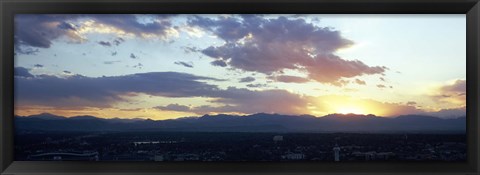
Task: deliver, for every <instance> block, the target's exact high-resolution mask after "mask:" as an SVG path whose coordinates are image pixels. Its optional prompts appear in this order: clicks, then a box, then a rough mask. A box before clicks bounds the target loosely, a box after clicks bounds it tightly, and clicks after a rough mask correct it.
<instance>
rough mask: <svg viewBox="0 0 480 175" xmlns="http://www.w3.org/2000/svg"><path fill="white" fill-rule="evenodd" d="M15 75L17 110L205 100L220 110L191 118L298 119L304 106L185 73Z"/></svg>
mask: <svg viewBox="0 0 480 175" xmlns="http://www.w3.org/2000/svg"><path fill="white" fill-rule="evenodd" d="M16 69H18V70H24V71H23V72H20V71H16V75H17V76H15V89H16V91H15V99H16V102H17V103H18V104H20V105H23V106H25V105H43V106H52V107H55V108H62V107H63V108H65V107H77V108H78V107H100V108H103V107H111V105H112V104H115V103H117V102H121V101H127V99H125V96H135V95H136V94H138V93H144V94H147V95H152V96H162V97H173V98H175V97H210V98H213V100H211V101H210V102H211V103H215V104H219V105H220V107H211V106H203V107H196V108H194V107H192V108H191V109H190V110H191V111H195V112H196V113H210V112H215V111H218V112H221V111H228V112H242V113H256V112H259V111H263V112H276V113H284V114H303V113H304V112H305V111H306V106H307V101H306V99H305V98H304V97H302V96H299V95H297V94H292V93H290V92H288V91H286V90H276V89H274V90H265V91H252V90H248V89H245V88H235V87H228V88H227V89H220V88H218V87H217V86H216V85H210V84H208V83H206V82H204V81H206V80H207V81H223V80H221V79H215V78H210V77H202V76H195V75H192V74H186V73H177V72H151V73H138V74H131V75H124V76H110V77H107V76H102V77H95V78H93V77H85V76H81V75H72V76H68V77H56V76H51V75H37V76H33V75H31V74H29V73H28V70H26V69H25V68H16ZM20 73H23V74H22V75H21V74H20ZM25 74H26V75H25ZM158 109H161V108H158ZM163 109H164V110H167V109H168V110H173V109H176V110H186V109H187V108H185V107H183V108H182V106H180V105H175V104H173V105H170V106H165V108H163ZM208 110H211V111H208Z"/></svg>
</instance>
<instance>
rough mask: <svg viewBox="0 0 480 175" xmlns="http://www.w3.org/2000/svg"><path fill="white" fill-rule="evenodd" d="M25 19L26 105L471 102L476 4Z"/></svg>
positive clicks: (62, 108)
mask: <svg viewBox="0 0 480 175" xmlns="http://www.w3.org/2000/svg"><path fill="white" fill-rule="evenodd" d="M15 24H16V25H15V28H16V30H15V32H16V33H15V52H16V56H15V67H16V72H18V75H17V76H16V78H15V80H16V90H17V91H16V105H17V106H16V113H17V114H18V115H31V114H36V113H42V112H49V113H54V114H59V115H65V116H74V115H95V116H99V117H106V118H111V117H120V118H134V117H140V118H156V119H166V118H177V117H184V116H197V115H203V114H215V113H231V114H251V113H257V112H268V113H284V114H311V115H316V116H323V115H326V114H330V113H362V114H367V113H372V114H376V115H380V116H396V115H403V114H411V113H418V114H429V115H435V116H439V117H456V116H459V115H464V113H465V106H466V103H465V84H466V82H465V77H466V72H465V65H466V55H465V54H466V51H465V50H466V46H465V44H466V29H465V27H466V25H465V15H289V14H286V15H17V16H16V19H15ZM45 84H49V86H46V85H45ZM192 85H193V86H192Z"/></svg>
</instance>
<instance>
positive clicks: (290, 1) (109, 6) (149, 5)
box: [0, 0, 480, 175]
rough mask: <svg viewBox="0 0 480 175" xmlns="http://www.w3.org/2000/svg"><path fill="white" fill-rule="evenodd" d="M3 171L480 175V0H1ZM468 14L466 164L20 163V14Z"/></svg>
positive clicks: (0, 135)
mask: <svg viewBox="0 0 480 175" xmlns="http://www.w3.org/2000/svg"><path fill="white" fill-rule="evenodd" d="M0 13H1V20H0V26H1V34H0V39H1V47H0V53H1V62H0V67H1V71H0V82H1V86H0V99H1V101H0V103H1V105H0V111H1V116H0V119H1V121H0V125H1V126H0V172H1V174H2V175H4V174H5V175H7V174H8V175H12V174H22V175H26V174H51V175H53V174H105V175H106V174H138V175H139V174H212V173H215V174H419V173H421V174H463V175H465V174H469V175H470V174H472V175H473V174H480V169H479V162H480V161H479V160H480V156H479V152H480V145H479V140H480V134H479V133H480V132H479V126H480V120H479V111H480V108H479V106H480V104H479V99H480V94H479V93H478V88H479V86H478V84H479V82H480V79H479V78H480V77H479V73H480V71H479V69H480V64H479V61H478V59H479V58H480V55H479V49H480V46H479V43H480V35H479V32H480V3H479V0H137V1H136V0H1V1H0ZM22 13H32V14H46V13H57V14H71V13H78V14H83V13H86V14H89V13H90V14H106V13H114V14H121V13H136V14H144V13H165V14H172V13H176V14H192V13H196V14H202V13H224V14H245V13H265V14H280V13H282V14H385V13H388V14H466V21H467V50H466V53H467V82H468V83H467V138H468V140H467V141H468V143H467V144H468V160H467V162H465V163H413V162H409V163H407V162H406V163H381V162H374V163H360V162H357V163H350V162H342V163H334V162H332V163H300V162H295V163H284V162H278V163H273V162H265V163H253V162H243V163H242V162H239V163H230V162H228V163H227V162H224V163H220V162H217V163H207V162H200V163H190V162H181V163H180V162H179V163H177V162H171V163H157V162H33V161H32V162H31V161H14V160H13V155H14V153H13V146H14V145H13V134H14V122H13V119H14V117H13V116H14V113H13V68H14V64H13V55H14V53H13V50H14V44H13V40H14V38H13V31H14V27H13V21H14V20H13V17H14V15H15V14H22Z"/></svg>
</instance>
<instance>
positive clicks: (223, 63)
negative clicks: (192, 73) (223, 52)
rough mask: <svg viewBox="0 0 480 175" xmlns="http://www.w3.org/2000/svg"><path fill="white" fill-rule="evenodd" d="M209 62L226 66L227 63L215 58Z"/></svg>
mask: <svg viewBox="0 0 480 175" xmlns="http://www.w3.org/2000/svg"><path fill="white" fill-rule="evenodd" d="M210 64H212V65H214V66H220V67H227V63H226V62H225V61H223V60H215V61H212V62H211V63H210Z"/></svg>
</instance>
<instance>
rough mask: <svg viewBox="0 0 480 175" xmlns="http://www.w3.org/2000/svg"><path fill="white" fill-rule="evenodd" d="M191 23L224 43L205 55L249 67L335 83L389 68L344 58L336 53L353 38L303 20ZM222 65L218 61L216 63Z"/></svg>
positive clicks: (228, 19) (241, 19) (243, 18)
mask: <svg viewBox="0 0 480 175" xmlns="http://www.w3.org/2000/svg"><path fill="white" fill-rule="evenodd" d="M188 23H189V24H190V25H193V26H197V27H201V28H203V29H205V30H207V31H210V32H212V33H213V34H215V35H217V36H218V37H220V38H221V39H223V40H225V41H226V43H225V44H224V45H221V46H210V47H207V48H206V49H204V50H202V53H203V54H205V55H207V56H209V57H212V58H214V59H215V60H216V61H222V63H225V66H226V65H227V63H228V65H230V66H232V67H234V68H237V69H242V70H245V71H254V72H260V73H265V74H272V73H274V72H280V71H282V70H284V69H296V70H303V71H306V72H307V74H308V76H309V78H311V79H314V80H316V81H318V82H323V83H337V84H338V82H336V81H338V80H340V79H342V78H351V77H355V76H360V75H371V74H381V73H383V72H384V71H385V70H386V67H381V66H373V67H372V66H368V65H366V64H364V63H363V62H361V61H359V60H344V59H342V58H340V57H338V56H336V55H335V52H336V51H337V50H338V49H341V48H346V47H349V46H351V45H352V44H353V42H352V41H350V40H348V39H345V38H343V37H342V36H341V35H340V32H339V31H335V30H332V29H331V28H328V27H318V26H315V25H313V24H311V23H308V22H306V21H305V20H303V19H289V18H286V17H278V18H273V19H268V18H261V17H259V16H256V15H242V16H240V17H221V18H219V19H211V18H206V17H200V16H195V17H192V18H190V19H189V21H188ZM218 63H220V62H218Z"/></svg>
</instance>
